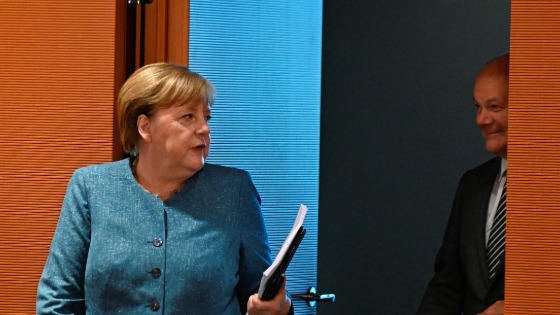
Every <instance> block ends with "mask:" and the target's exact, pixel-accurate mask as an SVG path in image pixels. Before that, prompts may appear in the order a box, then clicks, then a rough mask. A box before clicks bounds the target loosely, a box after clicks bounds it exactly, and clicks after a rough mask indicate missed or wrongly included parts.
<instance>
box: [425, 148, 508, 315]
mask: <svg viewBox="0 0 560 315" xmlns="http://www.w3.org/2000/svg"><path fill="white" fill-rule="evenodd" d="M500 167H501V159H500V158H494V159H492V160H490V161H488V162H486V163H484V164H482V165H480V166H478V167H476V168H474V169H472V170H470V171H468V172H466V173H465V174H464V175H463V177H462V178H461V180H460V182H459V186H458V188H457V192H456V194H455V199H454V201H453V207H452V209H451V215H450V217H449V222H448V223H447V228H446V231H445V235H444V238H443V243H442V245H441V248H440V250H439V252H438V254H437V257H436V261H435V268H434V269H435V274H434V276H433V278H432V280H431V281H430V283H429V285H428V288H427V290H426V292H425V294H424V298H423V300H422V302H421V304H420V307H419V309H418V313H417V314H418V315H428V314H430V315H433V314H446V315H447V314H449V315H452V314H457V315H460V314H465V315H471V314H478V313H480V312H482V311H484V310H485V309H486V308H488V307H489V306H490V305H492V304H494V302H496V301H498V300H503V299H504V261H505V259H502V264H501V266H500V267H499V269H498V271H497V274H496V276H495V277H494V278H493V280H492V281H491V282H490V281H489V280H488V265H487V262H486V241H485V239H486V236H485V227H486V215H487V212H488V202H489V200H490V194H491V192H492V186H493V185H494V181H495V179H496V177H497V176H498V173H499V172H500Z"/></svg>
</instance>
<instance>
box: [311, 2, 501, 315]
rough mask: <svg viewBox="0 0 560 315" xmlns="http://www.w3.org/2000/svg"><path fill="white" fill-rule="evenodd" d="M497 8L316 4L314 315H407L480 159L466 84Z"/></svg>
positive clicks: (488, 49) (487, 49) (494, 43)
mask: <svg viewBox="0 0 560 315" xmlns="http://www.w3.org/2000/svg"><path fill="white" fill-rule="evenodd" d="M509 22H510V2H509V1H506V0H492V1H487V0H453V1H449V0H426V1H415V0H391V1H380V0H379V1H377V0H353V1H339V0H324V1H323V55H322V59H323V63H322V93H321V135H320V139H321V140H320V141H321V147H320V185H319V187H320V189H319V253H318V291H319V292H334V293H336V301H335V303H333V304H319V306H318V314H320V315H329V314H337V315H339V314H381V315H388V314H396V315H402V314H414V312H415V310H416V308H417V306H418V303H419V302H420V299H421V297H422V294H423V291H424V289H425V287H426V284H427V282H428V280H429V278H430V277H431V273H432V264H433V260H434V257H435V254H436V252H437V250H438V248H439V245H440V243H441V238H442V236H443V232H444V228H445V224H446V221H447V218H448V215H449V211H450V207H451V202H452V199H453V194H454V191H455V188H456V185H457V182H458V180H459V177H460V176H461V174H462V173H463V172H464V171H466V170H467V169H469V168H471V167H473V166H475V165H477V164H479V163H481V162H483V161H485V160H487V159H488V158H490V157H491V156H490V155H489V154H487V153H486V152H485V150H484V145H483V142H482V139H481V136H480V134H479V132H478V129H477V127H476V125H475V121H474V119H475V111H474V107H473V105H472V104H473V102H472V84H473V80H474V77H475V75H476V72H477V71H478V69H479V68H480V66H481V65H482V64H483V63H484V62H485V61H487V60H488V59H489V58H491V57H493V56H495V55H498V54H502V53H505V52H507V51H508V50H509Z"/></svg>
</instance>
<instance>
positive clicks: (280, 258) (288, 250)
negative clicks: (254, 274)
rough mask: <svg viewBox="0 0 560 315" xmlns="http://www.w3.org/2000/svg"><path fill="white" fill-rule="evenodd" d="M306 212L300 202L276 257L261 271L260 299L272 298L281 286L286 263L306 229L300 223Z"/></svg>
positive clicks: (305, 208) (292, 255)
mask: <svg viewBox="0 0 560 315" xmlns="http://www.w3.org/2000/svg"><path fill="white" fill-rule="evenodd" d="M306 214H307V207H306V206H305V205H303V204H302V205H301V206H300V208H299V212H298V215H297V217H296V221H295V223H294V226H293V227H292V230H291V231H290V234H288V237H287V238H286V240H285V241H284V244H283V245H282V248H281V249H280V251H279V252H278V255H277V256H276V259H275V260H274V262H273V263H272V265H270V267H269V268H268V269H267V270H265V272H263V277H262V279H261V284H260V287H259V298H260V299H261V300H265V301H268V300H272V299H273V298H274V296H275V295H276V294H277V293H278V290H279V289H280V287H281V286H282V283H283V282H284V279H285V277H286V276H285V273H286V269H288V265H289V264H290V262H291V261H292V257H294V254H295V253H296V251H297V249H298V247H299V244H300V243H301V240H302V239H303V237H304V236H305V232H306V229H305V228H304V227H303V226H302V224H303V220H304V219H305V215H306Z"/></svg>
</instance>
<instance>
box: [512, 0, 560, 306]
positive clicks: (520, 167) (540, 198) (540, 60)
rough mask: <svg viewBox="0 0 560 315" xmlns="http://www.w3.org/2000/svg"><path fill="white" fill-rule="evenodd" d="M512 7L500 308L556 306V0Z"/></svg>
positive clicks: (559, 118)
mask: <svg viewBox="0 0 560 315" xmlns="http://www.w3.org/2000/svg"><path fill="white" fill-rule="evenodd" d="M511 7H512V13H511V61H510V62H511V66H510V97H509V106H510V109H509V145H508V219H507V220H508V222H507V258H506V314H520V315H521V314H523V315H530V314H557V313H558V310H560V1H557V0H548V1H538V0H513V1H512V6H511Z"/></svg>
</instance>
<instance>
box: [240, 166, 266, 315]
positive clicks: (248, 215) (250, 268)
mask: <svg viewBox="0 0 560 315" xmlns="http://www.w3.org/2000/svg"><path fill="white" fill-rule="evenodd" d="M238 211H239V213H240V216H239V220H240V221H239V222H238V226H239V228H240V231H239V232H240V233H241V247H240V252H239V259H240V261H239V283H238V284H237V288H236V293H237V299H238V301H239V307H240V309H241V312H242V314H245V312H246V311H247V301H248V300H249V296H251V295H252V294H254V293H256V292H257V289H258V287H259V284H260V280H261V278H262V274H263V272H264V271H265V270H266V268H268V266H269V265H270V264H271V262H272V259H271V256H270V247H269V244H268V234H267V231H266V226H265V222H264V218H263V215H262V211H261V199H260V196H259V194H258V192H257V189H256V188H255V186H254V184H253V182H252V180H251V177H250V176H249V174H248V173H246V172H243V176H242V180H241V190H240V194H239V209H238Z"/></svg>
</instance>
